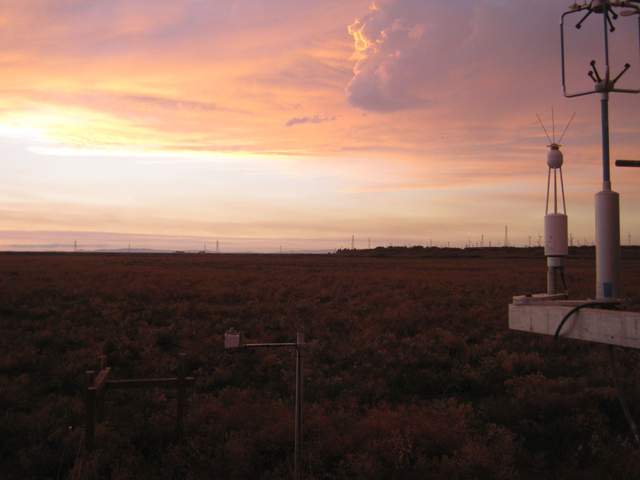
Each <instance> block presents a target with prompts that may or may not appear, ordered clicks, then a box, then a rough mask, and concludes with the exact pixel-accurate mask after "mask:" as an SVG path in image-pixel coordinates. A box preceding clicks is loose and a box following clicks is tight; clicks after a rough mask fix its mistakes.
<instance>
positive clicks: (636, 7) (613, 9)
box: [509, 0, 640, 348]
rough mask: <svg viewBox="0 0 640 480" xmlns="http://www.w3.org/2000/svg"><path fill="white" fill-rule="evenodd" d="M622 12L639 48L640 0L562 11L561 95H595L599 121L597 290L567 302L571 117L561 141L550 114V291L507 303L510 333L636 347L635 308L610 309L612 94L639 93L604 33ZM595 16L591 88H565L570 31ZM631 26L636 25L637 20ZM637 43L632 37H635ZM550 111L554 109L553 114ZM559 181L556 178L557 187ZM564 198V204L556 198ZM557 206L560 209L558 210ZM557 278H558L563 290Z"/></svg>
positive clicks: (615, 286) (616, 257) (616, 297)
mask: <svg viewBox="0 0 640 480" xmlns="http://www.w3.org/2000/svg"><path fill="white" fill-rule="evenodd" d="M620 17H635V19H637V30H638V46H637V48H638V52H639V53H640V0H591V1H588V2H586V3H582V4H578V3H574V4H573V5H572V6H571V7H569V10H568V11H566V12H564V13H563V14H562V15H561V21H560V47H561V53H562V63H561V69H562V92H563V94H564V96H565V97H567V98H575V97H583V96H587V95H599V96H600V108H601V124H602V189H601V191H600V192H598V193H596V195H595V226H596V289H595V297H594V298H592V299H589V300H584V299H583V300H572V299H569V296H568V292H567V289H566V285H565V284H564V265H565V258H566V256H567V255H568V238H567V237H568V234H567V231H568V228H567V212H566V204H565V196H564V181H563V178H562V165H563V162H564V159H563V155H562V152H561V150H560V147H561V145H560V143H561V141H562V138H563V136H564V134H565V133H566V131H567V129H568V128H569V126H570V124H571V121H572V120H573V117H571V119H570V120H569V123H568V124H567V126H566V127H565V129H564V131H563V133H562V135H561V136H560V138H559V139H558V140H556V138H555V118H554V119H553V130H552V132H553V133H552V135H549V132H548V131H547V129H546V128H545V126H544V124H543V123H542V120H541V119H540V117H538V120H539V121H540V124H541V125H542V128H543V129H544V131H545V134H546V136H547V139H548V140H549V145H548V147H549V152H548V154H547V166H548V167H549V169H548V174H547V203H546V211H545V222H544V226H545V256H546V257H547V291H546V293H543V294H537V295H521V296H516V297H514V298H513V302H512V304H511V305H509V327H510V328H511V329H514V330H521V331H527V332H532V333H540V334H546V335H555V336H556V337H558V336H559V335H560V334H562V336H563V337H568V338H576V339H581V340H587V341H591V342H599V343H607V344H610V345H620V346H626V347H633V348H640V312H631V311H622V310H613V308H616V307H618V306H619V305H620V304H621V300H620V279H619V275H620V196H619V194H618V193H617V192H615V191H613V190H612V187H611V171H610V163H611V162H610V146H609V95H610V94H611V93H628V94H636V93H640V88H637V89H631V88H622V87H620V86H619V82H620V80H621V79H622V78H623V77H624V76H625V74H626V73H627V72H628V71H629V70H630V69H631V68H636V69H638V68H640V62H638V63H639V65H635V67H632V65H631V64H630V63H624V64H623V65H618V66H612V65H611V64H610V52H609V37H610V35H613V34H614V33H615V31H616V23H617V22H618V21H619V20H620ZM598 18H599V19H600V21H601V24H602V33H603V44H604V58H603V59H604V65H598V64H597V62H596V61H595V60H592V61H591V62H590V63H589V66H588V68H587V73H586V75H587V76H588V77H589V78H590V79H591V80H592V81H593V88H592V89H591V90H586V91H572V90H570V89H569V88H568V86H567V68H566V64H567V61H566V48H565V47H566V45H565V40H566V37H567V36H568V35H569V33H570V32H571V31H575V30H581V29H582V27H583V25H585V22H587V21H593V19H598ZM634 28H635V25H634ZM634 43H635V41H634ZM552 115H553V111H552ZM616 165H618V166H630V167H638V166H640V161H637V160H618V161H617V162H616ZM558 181H559V183H560V185H559V188H558ZM560 201H561V203H560ZM560 206H561V208H560ZM558 279H560V280H562V288H561V286H560V284H559V281H558Z"/></svg>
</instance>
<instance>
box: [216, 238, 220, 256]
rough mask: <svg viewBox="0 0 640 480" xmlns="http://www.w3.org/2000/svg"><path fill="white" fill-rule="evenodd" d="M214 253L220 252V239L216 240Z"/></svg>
mask: <svg viewBox="0 0 640 480" xmlns="http://www.w3.org/2000/svg"><path fill="white" fill-rule="evenodd" d="M216 253H220V240H216Z"/></svg>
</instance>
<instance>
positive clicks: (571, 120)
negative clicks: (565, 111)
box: [558, 112, 576, 143]
mask: <svg viewBox="0 0 640 480" xmlns="http://www.w3.org/2000/svg"><path fill="white" fill-rule="evenodd" d="M574 118H576V112H573V115H571V118H570V119H569V121H568V122H567V126H566V127H564V130H563V131H562V135H560V139H558V143H561V142H562V139H563V138H564V134H565V133H567V130H569V127H570V126H571V123H572V122H573V119H574Z"/></svg>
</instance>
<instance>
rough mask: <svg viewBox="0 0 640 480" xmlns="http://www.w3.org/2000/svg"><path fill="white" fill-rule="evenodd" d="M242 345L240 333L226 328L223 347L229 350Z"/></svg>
mask: <svg viewBox="0 0 640 480" xmlns="http://www.w3.org/2000/svg"><path fill="white" fill-rule="evenodd" d="M242 346H243V339H242V333H240V332H236V331H235V330H228V331H227V332H225V334H224V348H225V349H227V350H229V349H233V348H240V347H242Z"/></svg>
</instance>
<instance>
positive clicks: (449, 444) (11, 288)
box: [0, 254, 640, 480]
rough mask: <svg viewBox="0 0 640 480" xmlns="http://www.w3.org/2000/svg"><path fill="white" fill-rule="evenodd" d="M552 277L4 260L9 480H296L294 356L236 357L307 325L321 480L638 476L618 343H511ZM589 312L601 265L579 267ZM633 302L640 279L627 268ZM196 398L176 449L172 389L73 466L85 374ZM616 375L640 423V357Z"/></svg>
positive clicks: (320, 263)
mask: <svg viewBox="0 0 640 480" xmlns="http://www.w3.org/2000/svg"><path fill="white" fill-rule="evenodd" d="M544 271H545V264H544V260H543V259H542V258H541V257H540V258H525V257H523V258H490V257H486V258H481V257H480V258H368V257H346V256H266V255H265V256H259V255H254V256H249V255H247V256H241V255H98V254H75V255H63V254H50V255H44V254H43V255H36V254H2V255H0V472H1V473H0V477H2V478H3V479H7V480H9V479H20V480H22V479H45V478H46V479H50V478H54V479H57V478H87V479H94V478H95V479H97V478H100V479H102V478H110V479H130V478H138V479H144V478H149V479H151V478H153V479H214V478H220V479H248V478H256V479H257V478H263V479H283V478H288V477H289V476H290V475H291V469H292V453H293V452H292V450H293V448H292V440H293V384H294V382H293V380H294V378H293V377H294V368H293V366H294V359H293V354H292V353H290V352H286V351H267V350H265V351H253V352H238V353H233V354H230V353H228V352H225V351H224V350H223V348H222V347H223V345H222V341H223V333H224V332H225V331H226V330H227V329H228V328H230V327H235V328H237V329H240V330H242V331H244V332H245V334H246V336H247V337H248V338H249V339H250V340H256V341H290V340H292V339H293V338H295V331H296V328H297V327H298V326H304V328H305V333H306V337H307V341H308V347H307V350H306V360H305V361H306V364H305V374H306V378H305V430H304V438H305V453H304V461H305V474H306V478H309V479H377V478H380V479H388V478H401V479H412V478H414V479H423V478H442V479H476V478H478V479H518V478H520V479H539V478H568V479H574V478H575V479H601V478H616V479H619V478H640V455H639V454H638V450H636V449H635V447H634V444H633V442H632V436H631V435H630V432H629V428H628V426H627V424H626V422H625V419H624V417H623V414H622V411H621V410H620V407H619V405H618V403H617V398H616V394H615V390H614V389H613V388H612V383H611V379H610V373H611V369H610V366H609V362H608V356H607V350H606V347H604V346H599V345H593V344H586V343H583V342H577V341H568V340H564V341H559V342H554V340H553V339H551V338H542V337H538V336H535V335H528V334H524V333H516V332H510V331H509V330H508V328H507V310H506V308H507V304H508V303H509V301H510V299H511V296H512V295H514V294H518V293H525V292H539V291H542V290H543V289H544V282H545V275H544ZM567 280H568V283H569V285H570V288H571V290H572V292H573V293H574V294H575V296H583V297H587V296H588V295H590V294H591V293H592V289H593V283H594V282H593V260H592V259H589V258H581V259H575V258H574V259H572V260H570V261H569V265H568V275H567ZM624 284H625V287H626V291H625V293H626V294H627V295H635V296H638V295H640V261H639V260H637V259H633V258H630V259H626V260H625V262H624ZM181 351H184V352H186V353H187V357H188V363H189V368H190V370H191V375H193V376H195V377H196V383H195V387H194V389H193V391H192V393H191V395H190V398H189V402H188V411H187V412H188V413H187V421H186V438H185V440H184V441H183V442H182V443H174V442H173V415H174V412H175V397H174V395H173V392H171V391H167V390H162V389H158V390H150V391H142V390H129V391H127V390H120V391H113V392H108V394H107V409H106V419H105V421H104V422H103V423H102V424H100V425H99V427H98V429H97V438H96V440H97V449H96V451H95V452H94V454H92V455H90V456H86V457H84V460H83V461H82V462H80V461H77V458H78V457H79V452H80V450H79V444H80V442H81V438H82V424H83V423H82V422H83V397H82V385H83V381H84V371H85V370H87V369H89V368H95V367H96V366H97V357H98V355H101V354H105V355H106V356H107V362H108V364H109V365H111V366H112V367H113V376H114V377H115V378H128V377H144V376H167V375H171V374H172V373H173V372H174V371H175V368H176V355H177V354H178V352H181ZM618 358H619V360H620V365H619V367H618V368H619V370H620V373H621V374H623V375H624V376H625V378H626V381H625V387H626V391H627V395H628V398H629V400H630V404H631V409H632V412H633V413H634V414H636V415H638V416H640V408H638V407H637V405H638V399H640V388H639V387H638V385H639V384H640V382H638V380H639V375H638V371H639V369H638V364H639V362H638V360H639V359H640V358H639V355H638V353H636V352H635V351H632V350H622V349H621V350H620V351H619V353H618Z"/></svg>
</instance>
